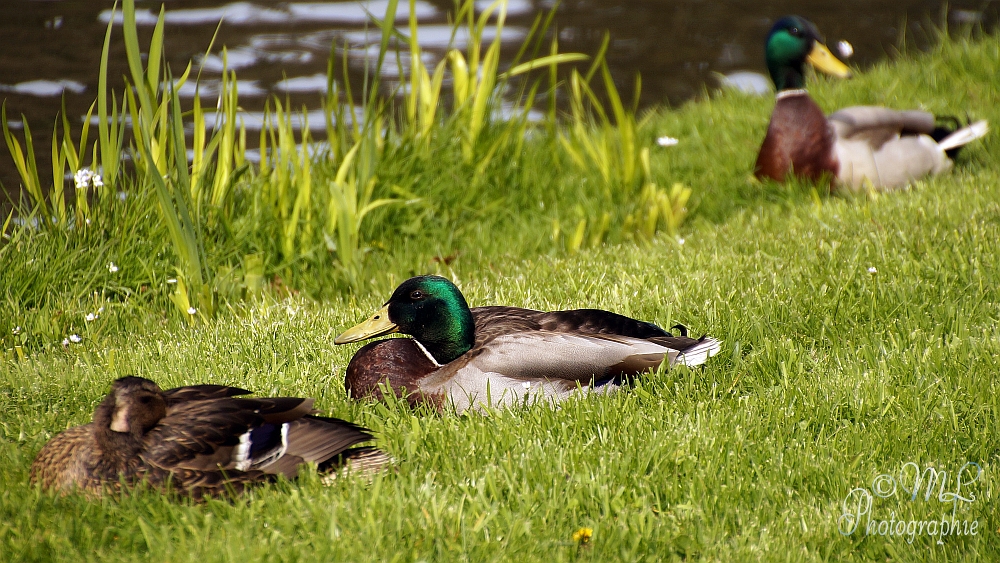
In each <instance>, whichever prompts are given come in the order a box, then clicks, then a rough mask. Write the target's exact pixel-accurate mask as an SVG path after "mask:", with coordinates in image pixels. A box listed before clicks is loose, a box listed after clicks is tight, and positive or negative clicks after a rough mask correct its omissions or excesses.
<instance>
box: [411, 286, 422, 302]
mask: <svg viewBox="0 0 1000 563" xmlns="http://www.w3.org/2000/svg"><path fill="white" fill-rule="evenodd" d="M423 298H424V292H423V291H420V290H419V289H415V290H413V291H411V292H410V299H412V300H414V301H420V300H421V299H423Z"/></svg>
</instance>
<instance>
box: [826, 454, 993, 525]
mask: <svg viewBox="0 0 1000 563" xmlns="http://www.w3.org/2000/svg"><path fill="white" fill-rule="evenodd" d="M982 473H983V469H982V467H980V466H979V464H978V463H974V462H968V463H966V464H965V465H963V466H962V467H961V468H960V469H959V470H958V471H957V472H954V471H953V472H950V473H949V471H947V470H944V469H936V468H934V467H930V466H927V467H926V468H924V469H922V470H921V468H920V466H919V465H917V464H916V463H913V462H912V461H911V462H907V463H904V464H903V466H902V467H901V468H900V470H899V473H898V474H896V475H892V474H890V473H883V474H881V475H878V476H876V477H875V478H874V479H873V480H872V483H871V487H867V488H866V487H858V488H855V489H852V490H851V491H850V492H849V493H847V497H846V498H844V503H843V512H842V513H841V515H840V518H838V519H837V527H838V529H839V530H840V533H841V534H843V535H845V536H850V535H852V534H854V533H856V532H859V531H861V532H863V533H864V535H866V536H885V537H892V538H902V539H905V541H906V542H907V543H913V540H914V538H916V537H917V536H923V535H927V536H930V537H933V538H936V540H937V543H938V544H943V543H944V538H946V537H948V536H975V535H977V534H978V532H979V521H978V520H974V519H972V520H969V519H961V518H960V516H961V515H962V514H963V513H964V511H965V509H968V507H969V506H971V505H972V503H974V502H975V501H976V494H975V487H974V485H975V484H976V483H977V482H979V478H980V477H981V476H982ZM879 499H886V501H885V502H882V503H881V504H887V503H892V504H893V505H894V506H897V507H898V506H899V502H900V501H907V502H910V503H923V504H927V505H928V508H929V509H930V510H929V511H928V512H929V513H930V515H929V517H928V518H927V519H925V520H918V519H906V518H904V517H903V516H902V515H901V514H900V515H897V514H896V511H895V510H889V512H888V514H886V512H885V508H882V509H880V508H879V506H878V504H880V502H879ZM938 515H940V517H938Z"/></svg>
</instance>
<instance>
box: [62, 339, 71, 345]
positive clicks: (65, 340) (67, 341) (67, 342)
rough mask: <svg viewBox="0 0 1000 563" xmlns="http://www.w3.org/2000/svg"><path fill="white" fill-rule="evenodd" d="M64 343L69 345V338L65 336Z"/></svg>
mask: <svg viewBox="0 0 1000 563" xmlns="http://www.w3.org/2000/svg"><path fill="white" fill-rule="evenodd" d="M62 345H63V346H69V338H63V341H62Z"/></svg>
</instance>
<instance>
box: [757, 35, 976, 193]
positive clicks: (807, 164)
mask: <svg viewBox="0 0 1000 563" xmlns="http://www.w3.org/2000/svg"><path fill="white" fill-rule="evenodd" d="M766 58H767V69H768V71H769V72H770V74H771V80H772V81H774V85H775V87H776V88H777V91H778V93H777V96H776V100H775V103H774V110H773V112H772V113H771V122H770V123H769V124H768V126H767V135H766V136H765V137H764V143H763V144H762V145H761V147H760V153H759V154H758V155H757V162H756V164H755V165H754V174H755V175H756V176H757V177H758V178H761V179H764V178H769V179H773V180H778V181H783V180H784V179H785V177H786V176H787V175H788V174H789V173H792V174H794V175H796V176H800V177H803V178H808V179H811V180H820V179H821V178H823V177H824V176H826V177H827V178H828V179H829V180H830V181H831V182H834V181H836V182H838V183H839V184H840V185H843V186H845V187H846V188H848V189H854V190H856V189H860V188H863V187H866V186H868V185H870V186H871V187H873V188H876V189H892V188H899V187H902V186H905V185H906V184H908V183H909V182H910V181H912V180H914V179H916V178H920V177H922V176H926V175H928V174H939V173H941V172H944V171H945V170H948V169H949V168H951V166H952V162H951V159H950V158H949V154H948V153H949V152H951V151H954V150H955V149H957V148H958V147H960V146H962V145H964V144H966V143H968V142H970V141H973V140H975V139H978V138H979V137H982V136H983V135H985V134H986V132H987V131H988V127H987V124H986V122H985V121H979V122H976V123H973V124H972V125H970V126H968V127H964V128H961V129H958V130H957V131H952V130H950V129H948V128H945V127H936V126H935V117H934V115H933V114H930V113H927V112H924V111H897V110H893V109H888V108H884V107H875V106H855V107H849V108H845V109H842V110H840V111H838V112H836V113H834V114H832V115H830V117H829V118H827V117H826V116H824V115H823V112H822V111H821V110H820V109H819V106H817V105H816V102H814V101H813V100H812V98H810V97H809V93H808V92H806V90H805V80H804V78H803V65H804V64H805V63H807V62H808V63H809V64H811V65H812V66H814V67H815V68H816V69H818V70H820V71H822V72H826V73H827V74H831V75H834V76H838V77H841V78H847V77H850V76H851V71H850V70H849V69H848V68H847V66H846V65H844V64H843V63H842V62H840V61H839V60H837V58H836V57H834V56H833V54H832V53H830V50H829V49H827V48H826V46H825V45H823V43H822V42H821V40H820V35H819V32H818V31H817V30H816V27H815V26H814V25H813V24H812V23H811V22H809V21H808V20H806V19H804V18H802V17H799V16H787V17H784V18H781V19H780V20H778V21H777V22H776V23H775V24H774V27H772V28H771V32H770V33H769V34H768V36H767V42H766Z"/></svg>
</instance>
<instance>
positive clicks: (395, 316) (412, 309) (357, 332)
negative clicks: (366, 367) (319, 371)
mask: <svg viewBox="0 0 1000 563" xmlns="http://www.w3.org/2000/svg"><path fill="white" fill-rule="evenodd" d="M393 332H401V333H403V334H408V335H410V336H412V337H413V338H414V339H415V340H416V341H417V342H419V343H420V344H421V345H422V346H423V347H424V349H426V350H427V352H428V353H430V354H431V356H433V357H434V359H435V360H436V361H437V362H438V363H439V364H446V363H448V362H450V361H452V360H455V359H456V358H458V357H459V356H461V355H462V354H464V353H466V352H468V351H469V349H471V348H472V344H473V343H474V342H475V339H476V330H475V323H474V322H473V320H472V312H471V311H470V310H469V305H468V303H466V301H465V296H463V295H462V292H461V291H459V289H458V288H457V287H455V284H453V283H451V282H450V281H448V280H447V279H445V278H442V277H440V276H417V277H414V278H410V279H408V280H406V281H405V282H403V283H402V284H400V285H399V287H397V288H396V291H394V292H393V293H392V297H390V298H389V301H387V302H386V304H385V306H383V307H382V309H380V310H379V311H378V312H376V313H375V314H374V315H373V316H372V317H371V318H370V319H368V320H367V321H365V322H364V323H361V324H359V325H357V326H355V327H354V328H351V329H349V330H347V331H345V332H344V333H343V334H341V335H340V336H338V337H337V339H336V340H335V341H334V342H335V343H336V344H346V343H347V342H357V341H359V340H365V339H367V338H372V337H375V336H381V335H384V334H390V333H393Z"/></svg>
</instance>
